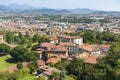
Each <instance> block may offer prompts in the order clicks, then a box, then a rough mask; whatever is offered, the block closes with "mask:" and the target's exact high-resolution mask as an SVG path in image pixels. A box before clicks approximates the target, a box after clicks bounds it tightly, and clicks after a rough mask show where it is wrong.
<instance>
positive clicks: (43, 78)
mask: <svg viewBox="0 0 120 80" xmlns="http://www.w3.org/2000/svg"><path fill="white" fill-rule="evenodd" d="M38 80H46V78H45V77H44V76H40V77H39V78H38Z"/></svg>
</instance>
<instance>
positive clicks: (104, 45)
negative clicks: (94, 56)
mask: <svg viewBox="0 0 120 80" xmlns="http://www.w3.org/2000/svg"><path fill="white" fill-rule="evenodd" d="M99 48H100V49H101V51H103V52H104V53H107V52H108V51H109V49H110V45H107V44H102V45H100V46H99Z"/></svg>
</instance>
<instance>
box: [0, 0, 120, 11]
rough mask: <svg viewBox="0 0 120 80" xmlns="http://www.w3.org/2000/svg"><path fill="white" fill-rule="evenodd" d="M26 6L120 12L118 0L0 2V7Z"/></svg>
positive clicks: (20, 0)
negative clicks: (9, 5) (11, 5)
mask: <svg viewBox="0 0 120 80" xmlns="http://www.w3.org/2000/svg"><path fill="white" fill-rule="evenodd" d="M8 4H28V5H32V6H34V7H48V8H62V9H63V8H67V9H69V8H90V9H97V10H114V11H120V0H0V5H8Z"/></svg>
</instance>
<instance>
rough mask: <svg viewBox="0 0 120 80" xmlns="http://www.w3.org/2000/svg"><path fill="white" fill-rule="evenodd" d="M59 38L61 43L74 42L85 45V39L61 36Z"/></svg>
mask: <svg viewBox="0 0 120 80" xmlns="http://www.w3.org/2000/svg"><path fill="white" fill-rule="evenodd" d="M58 38H59V42H73V43H75V44H78V45H81V44H83V38H81V37H79V36H67V35H59V36H58Z"/></svg>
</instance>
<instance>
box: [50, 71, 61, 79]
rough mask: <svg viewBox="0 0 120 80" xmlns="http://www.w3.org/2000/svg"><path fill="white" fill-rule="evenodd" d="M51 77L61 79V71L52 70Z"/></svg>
mask: <svg viewBox="0 0 120 80" xmlns="http://www.w3.org/2000/svg"><path fill="white" fill-rule="evenodd" d="M51 78H53V79H55V80H59V79H60V73H59V72H52V75H51Z"/></svg>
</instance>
